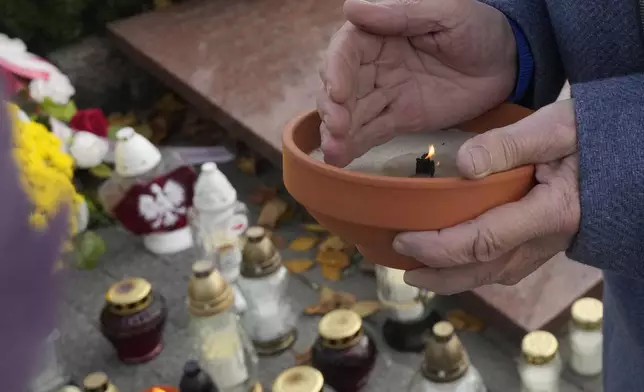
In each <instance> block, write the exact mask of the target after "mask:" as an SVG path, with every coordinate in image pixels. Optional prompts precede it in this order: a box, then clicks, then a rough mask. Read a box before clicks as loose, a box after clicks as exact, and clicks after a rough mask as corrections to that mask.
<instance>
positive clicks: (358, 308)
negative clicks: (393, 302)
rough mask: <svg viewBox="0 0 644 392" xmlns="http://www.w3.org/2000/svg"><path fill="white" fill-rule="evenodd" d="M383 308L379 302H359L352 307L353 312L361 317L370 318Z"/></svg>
mask: <svg viewBox="0 0 644 392" xmlns="http://www.w3.org/2000/svg"><path fill="white" fill-rule="evenodd" d="M380 308H381V305H380V302H379V301H358V302H356V303H355V304H353V306H352V307H351V310H353V311H354V312H356V313H358V314H359V315H360V317H362V318H365V317H369V316H371V315H373V314H375V313H376V312H378V311H379V310H380Z"/></svg>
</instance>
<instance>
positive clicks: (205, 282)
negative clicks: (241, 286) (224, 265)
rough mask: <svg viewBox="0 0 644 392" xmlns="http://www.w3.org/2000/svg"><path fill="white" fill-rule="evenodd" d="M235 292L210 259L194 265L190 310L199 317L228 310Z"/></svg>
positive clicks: (189, 292) (189, 296)
mask: <svg viewBox="0 0 644 392" xmlns="http://www.w3.org/2000/svg"><path fill="white" fill-rule="evenodd" d="M234 301H235V298H234V293H233V290H232V289H231V288H230V286H229V285H228V283H226V281H225V280H224V278H222V276H221V274H220V273H219V272H218V271H217V270H216V269H215V267H214V264H213V262H212V261H210V260H200V261H197V262H195V263H194V264H193V265H192V278H190V282H189V283H188V311H189V312H190V313H191V314H192V315H194V316H197V317H207V316H213V315H215V314H218V313H221V312H224V311H225V310H228V309H229V308H230V307H231V306H232V305H233V303H234Z"/></svg>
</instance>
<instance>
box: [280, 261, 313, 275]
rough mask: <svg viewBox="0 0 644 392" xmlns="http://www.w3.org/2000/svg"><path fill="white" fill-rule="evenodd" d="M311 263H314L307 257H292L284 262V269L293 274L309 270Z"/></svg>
mask: <svg viewBox="0 0 644 392" xmlns="http://www.w3.org/2000/svg"><path fill="white" fill-rule="evenodd" d="M313 264H315V263H314V262H313V260H309V259H294V260H288V261H285V262H284V266H285V267H286V269H287V270H289V271H290V272H292V273H294V274H299V273H302V272H304V271H307V270H309V269H310V268H311V267H313Z"/></svg>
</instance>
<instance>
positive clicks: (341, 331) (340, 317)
mask: <svg viewBox="0 0 644 392" xmlns="http://www.w3.org/2000/svg"><path fill="white" fill-rule="evenodd" d="M361 328H362V318H360V316H359V315H358V313H356V312H354V311H352V310H349V309H336V310H333V311H331V312H329V313H327V314H326V315H324V317H322V319H321V320H320V323H319V324H318V333H319V334H320V336H321V337H322V338H323V339H327V340H342V339H347V338H350V337H352V336H354V335H355V334H357V333H358V332H360V329H361Z"/></svg>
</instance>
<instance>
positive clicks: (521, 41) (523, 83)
mask: <svg viewBox="0 0 644 392" xmlns="http://www.w3.org/2000/svg"><path fill="white" fill-rule="evenodd" d="M508 22H509V23H510V26H511V27H512V32H513V33H514V40H515V41H516V45H517V55H518V56H517V57H518V63H519V64H518V68H519V69H518V72H517V81H516V85H515V87H514V91H513V92H512V95H511V96H510V97H509V98H508V101H510V102H517V101H519V100H520V99H521V98H523V96H524V95H525V93H526V91H527V90H528V87H530V83H531V82H532V76H533V74H534V58H533V56H532V50H531V49H530V43H528V39H527V38H526V36H525V34H523V31H522V30H521V27H519V25H518V24H517V23H516V22H515V21H513V20H512V19H510V18H508Z"/></svg>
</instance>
